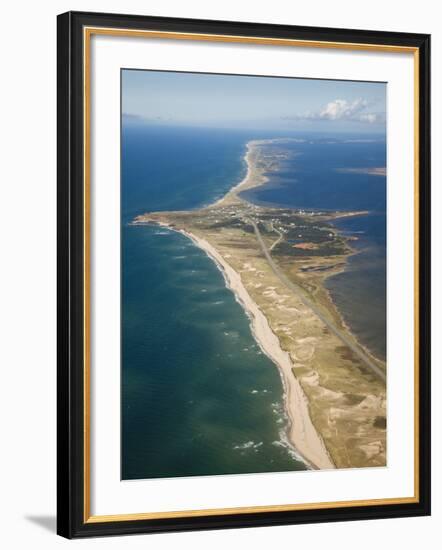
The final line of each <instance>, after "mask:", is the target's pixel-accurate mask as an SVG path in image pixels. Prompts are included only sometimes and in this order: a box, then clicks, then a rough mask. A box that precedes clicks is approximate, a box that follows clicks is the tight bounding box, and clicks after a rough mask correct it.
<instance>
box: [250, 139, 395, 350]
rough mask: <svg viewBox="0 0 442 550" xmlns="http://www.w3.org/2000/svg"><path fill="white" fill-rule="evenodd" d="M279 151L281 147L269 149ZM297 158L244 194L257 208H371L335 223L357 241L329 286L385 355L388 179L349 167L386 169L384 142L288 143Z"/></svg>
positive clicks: (363, 336) (354, 324)
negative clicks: (264, 205)
mask: <svg viewBox="0 0 442 550" xmlns="http://www.w3.org/2000/svg"><path fill="white" fill-rule="evenodd" d="M268 147H269V148H274V149H278V148H280V147H281V145H280V144H277V143H276V144H274V145H269V146H268ZM283 147H284V150H286V151H292V152H293V154H292V155H290V157H289V158H288V159H287V160H286V161H284V162H283V163H282V165H281V169H280V170H278V172H277V173H275V174H270V175H269V176H270V181H269V183H268V184H267V185H266V186H264V187H262V188H259V187H258V188H256V189H252V190H250V191H247V192H244V196H245V197H246V198H247V199H249V200H251V201H252V202H256V203H257V204H269V205H270V204H276V205H285V206H291V207H295V208H298V207H300V208H307V209H308V208H312V209H325V210H368V211H369V212H370V214H369V215H368V216H361V217H355V218H348V219H342V220H338V221H336V222H335V223H334V225H335V226H336V227H337V228H339V229H340V230H342V231H343V232H344V233H345V234H347V235H349V236H353V237H356V238H357V239H358V240H357V241H353V242H352V246H353V247H354V248H355V249H356V250H357V251H358V252H359V253H358V254H356V255H354V256H351V257H350V258H349V260H348V265H347V268H346V270H345V272H344V273H341V274H339V275H336V276H333V277H330V278H329V279H327V280H326V286H327V288H328V289H329V291H330V292H331V295H332V297H333V300H334V301H335V303H336V304H337V306H338V308H339V310H340V312H341V314H342V315H343V317H344V320H345V321H346V322H347V324H348V325H349V326H350V327H351V330H352V331H353V332H354V333H355V334H356V336H357V337H358V338H359V340H360V341H361V343H362V344H363V345H365V346H367V347H368V348H369V349H370V350H371V351H372V352H373V353H374V354H375V355H377V356H378V357H379V358H381V359H385V357H386V178H385V177H384V176H374V175H370V174H366V173H365V174H364V173H354V172H353V173H352V172H345V169H347V168H352V169H361V168H375V167H385V166H386V143H385V140H384V139H382V138H380V137H377V136H374V137H372V138H371V139H370V138H369V139H367V138H366V139H357V136H353V137H350V136H348V137H347V138H340V139H336V138H335V139H329V138H320V137H315V138H314V139H313V140H310V139H307V140H306V141H305V142H303V143H291V144H290V143H289V144H287V143H286V144H284V146H283Z"/></svg>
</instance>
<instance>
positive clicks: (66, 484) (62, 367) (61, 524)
mask: <svg viewBox="0 0 442 550" xmlns="http://www.w3.org/2000/svg"><path fill="white" fill-rule="evenodd" d="M57 25H58V26H57V30H58V38H57V50H58V57H57V72H58V76H57V94H58V103H57V118H58V122H57V133H58V145H57V158H58V166H57V180H58V199H57V209H58V222H57V233H58V243H57V251H58V261H57V270H58V287H57V302H58V306H57V313H58V328H57V344H58V352H57V362H58V367H57V378H58V398H57V414H58V421H57V435H58V442H57V454H58V467H57V477H58V482H57V502H58V504H57V518H58V520H57V525H58V526H57V532H58V534H59V535H61V536H63V537H67V538H80V537H92V536H107V535H123V534H135V533H154V532H166V531H187V530H200V529H226V528H233V527H257V526H271V525H282V524H296V523H316V522H332V521H344V520H363V519H376V518H393V517H404V516H422V515H429V514H430V36H429V35H426V34H409V33H397V32H378V31H363V30H357V31H356V30H349V29H332V28H316V27H298V26H288V25H269V24H255V23H238V22H228V21H206V20H194V19H175V18H162V17H145V16H135V15H117V14H104V13H84V12H68V13H64V14H62V15H59V16H58V21H57ZM86 27H111V28H113V29H140V30H150V31H163V32H164V31H167V32H179V33H202V34H206V35H207V34H216V35H230V36H237V37H260V38H273V39H288V40H302V41H323V42H333V43H341V44H347V45H351V44H369V45H379V44H382V45H387V46H398V47H409V48H413V49H415V52H416V55H417V57H418V61H419V72H418V86H419V104H418V115H419V126H418V128H417V140H418V146H419V156H418V159H419V168H418V179H419V199H418V214H419V224H418V232H419V234H418V241H419V257H418V262H419V263H418V266H419V288H418V299H419V308H418V317H419V318H418V330H419V349H418V363H419V370H418V373H419V374H418V386H419V401H418V402H419V408H418V429H419V440H418V441H419V448H418V458H419V461H418V463H419V468H418V471H417V475H418V480H417V484H418V498H417V499H416V501H415V502H410V503H392V504H387V503H380V504H378V505H376V504H374V505H368V506H342V507H335V508H327V507H326V508H320V509H319V508H318V509H304V510H286V511H267V512H259V513H258V512H256V513H255V512H251V513H242V514H235V513H232V514H220V515H216V514H215V515H207V516H195V517H175V518H159V519H158V518H156V519H155V518H154V519H143V518H140V519H133V520H122V521H121V520H118V518H117V519H114V520H110V521H105V522H100V521H92V522H91V521H88V520H87V513H86V511H85V507H87V503H86V499H85V458H84V457H85V445H86V442H85V439H84V421H85V418H84V411H85V408H84V405H85V399H86V398H87V394H86V393H85V391H87V389H86V390H85V384H84V346H85V339H84V322H85V311H84V285H85V281H84V273H85V254H84V252H85V250H84V246H85V245H84V242H85V240H84V231H85V229H84V227H85V219H84V206H85V204H84V201H85V195H84V148H85V143H84V130H85V128H84V124H85V123H84V116H83V115H84V109H85V105H84V95H83V92H84V49H83V48H84V40H83V38H84V29H85V28H86Z"/></svg>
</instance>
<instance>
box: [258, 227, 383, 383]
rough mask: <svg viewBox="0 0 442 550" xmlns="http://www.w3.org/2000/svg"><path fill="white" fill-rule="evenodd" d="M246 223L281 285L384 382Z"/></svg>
mask: <svg viewBox="0 0 442 550" xmlns="http://www.w3.org/2000/svg"><path fill="white" fill-rule="evenodd" d="M247 222H248V223H250V224H251V225H252V226H253V230H254V231H255V235H256V238H257V239H258V242H259V245H260V247H261V250H262V252H263V254H264V256H265V257H266V260H267V261H268V263H269V265H270V267H271V269H272V271H273V273H274V274H275V275H276V276H277V277H278V279H279V280H280V281H281V283H282V284H283V285H284V286H286V287H287V288H288V289H289V290H291V291H292V292H293V293H294V294H296V296H297V297H298V298H299V299H300V300H301V301H302V303H303V304H304V305H305V306H307V307H308V308H310V309H311V310H312V311H313V313H314V314H315V315H316V316H317V317H319V319H320V320H321V321H322V322H323V323H324V324H325V325H326V326H327V328H328V329H329V330H330V331H331V332H332V333H333V334H334V335H335V336H337V337H338V338H339V340H341V342H342V343H343V344H345V345H346V346H347V347H348V348H349V349H350V350H351V351H352V352H353V353H354V354H355V355H356V356H357V357H358V358H359V359H360V360H361V361H362V362H363V363H364V364H365V365H366V366H367V367H368V368H369V369H370V370H371V371H372V372H374V373H375V374H376V375H377V376H378V377H379V378H380V379H381V380H383V381H384V382H385V380H386V375H385V372H384V371H383V370H382V369H381V368H379V367H378V366H377V365H376V364H375V363H374V362H373V361H372V360H371V359H370V357H368V355H367V354H366V353H364V352H363V350H362V349H360V348H359V347H358V346H357V345H356V344H354V343H353V342H352V341H351V340H350V339H349V338H348V337H347V335H346V334H345V333H344V332H343V331H342V330H339V329H338V328H337V327H336V326H335V325H334V324H333V323H332V322H331V321H330V319H328V318H327V317H326V316H325V315H324V314H323V313H322V312H321V310H320V309H319V308H318V307H317V305H316V304H315V303H314V302H312V300H310V299H309V298H308V297H307V296H305V293H304V291H303V290H302V288H301V287H300V286H299V285H297V284H296V283H294V282H293V281H291V280H290V279H289V278H288V277H287V276H286V275H285V274H284V273H283V272H282V271H281V270H280V269H279V267H278V266H277V265H276V264H275V262H274V261H273V259H272V257H271V256H270V252H269V251H268V249H267V246H266V244H265V242H264V240H263V238H262V236H261V233H260V231H259V229H258V226H257V225H256V223H255V221H253V220H251V219H247Z"/></svg>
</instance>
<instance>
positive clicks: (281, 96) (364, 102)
mask: <svg viewBox="0 0 442 550" xmlns="http://www.w3.org/2000/svg"><path fill="white" fill-rule="evenodd" d="M385 108H386V84H385V83H379V82H354V81H342V80H313V79H300V78H279V77H263V76H237V75H218V74H202V73H178V72H168V71H164V72H162V71H146V70H132V69H124V70H122V114H123V118H124V121H125V122H126V123H134V124H137V123H138V124H143V123H144V124H145V123H150V124H157V125H171V126H200V127H201V126H202V127H214V128H242V129H266V130H285V131H287V130H288V131H307V130H308V131H330V132H357V133H384V132H385V125H386V123H385Z"/></svg>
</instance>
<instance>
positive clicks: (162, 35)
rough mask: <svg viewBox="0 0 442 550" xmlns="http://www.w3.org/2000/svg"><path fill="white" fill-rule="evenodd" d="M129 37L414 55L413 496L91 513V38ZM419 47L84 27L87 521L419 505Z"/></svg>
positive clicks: (84, 426)
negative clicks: (93, 36)
mask: <svg viewBox="0 0 442 550" xmlns="http://www.w3.org/2000/svg"><path fill="white" fill-rule="evenodd" d="M94 34H96V35H108V36H126V37H132V38H151V39H152V38H155V39H173V40H195V41H204V42H225V43H249V44H257V45H269V46H292V47H304V48H324V49H344V50H363V51H374V52H393V53H412V54H413V63H414V495H413V496H410V497H397V498H383V499H368V500H350V501H336V502H317V503H298V504H282V505H269V506H248V507H234V508H215V509H205V510H177V511H168V512H146V513H142V512H141V513H127V514H115V515H101V516H96V515H91V472H90V437H91V434H90V424H91V418H90V404H91V388H90V367H91V365H90V340H91V338H90V328H91V327H90V305H91V304H90V215H91V211H90V165H91V163H90V100H91V97H90V95H91V94H90V76H91V75H90V69H91V66H90V41H91V36H92V35H94ZM419 96H420V90H419V49H418V48H417V47H412V46H394V45H389V44H364V43H357V42H355V43H350V42H329V41H319V40H297V39H281V38H269V37H268V38H263V37H245V36H236V35H218V34H205V33H181V32H168V31H147V30H136V29H118V28H111V27H84V28H83V103H84V125H83V127H84V132H83V138H84V153H83V168H84V176H83V184H84V213H83V214H84V224H83V231H84V235H83V236H84V258H83V263H84V273H83V275H84V302H83V304H84V323H83V327H84V358H83V360H84V373H83V374H84V376H83V391H84V410H83V417H84V425H83V436H84V448H83V460H84V484H83V510H84V523H106V522H116V521H137V520H148V519H166V518H186V517H203V516H217V515H229V514H250V513H264V512H286V511H301V510H323V509H327V508H330V509H332V508H344V507H359V506H379V505H385V506H387V505H395V504H411V503H416V502H419V315H418V312H419V127H420V120H419Z"/></svg>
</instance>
